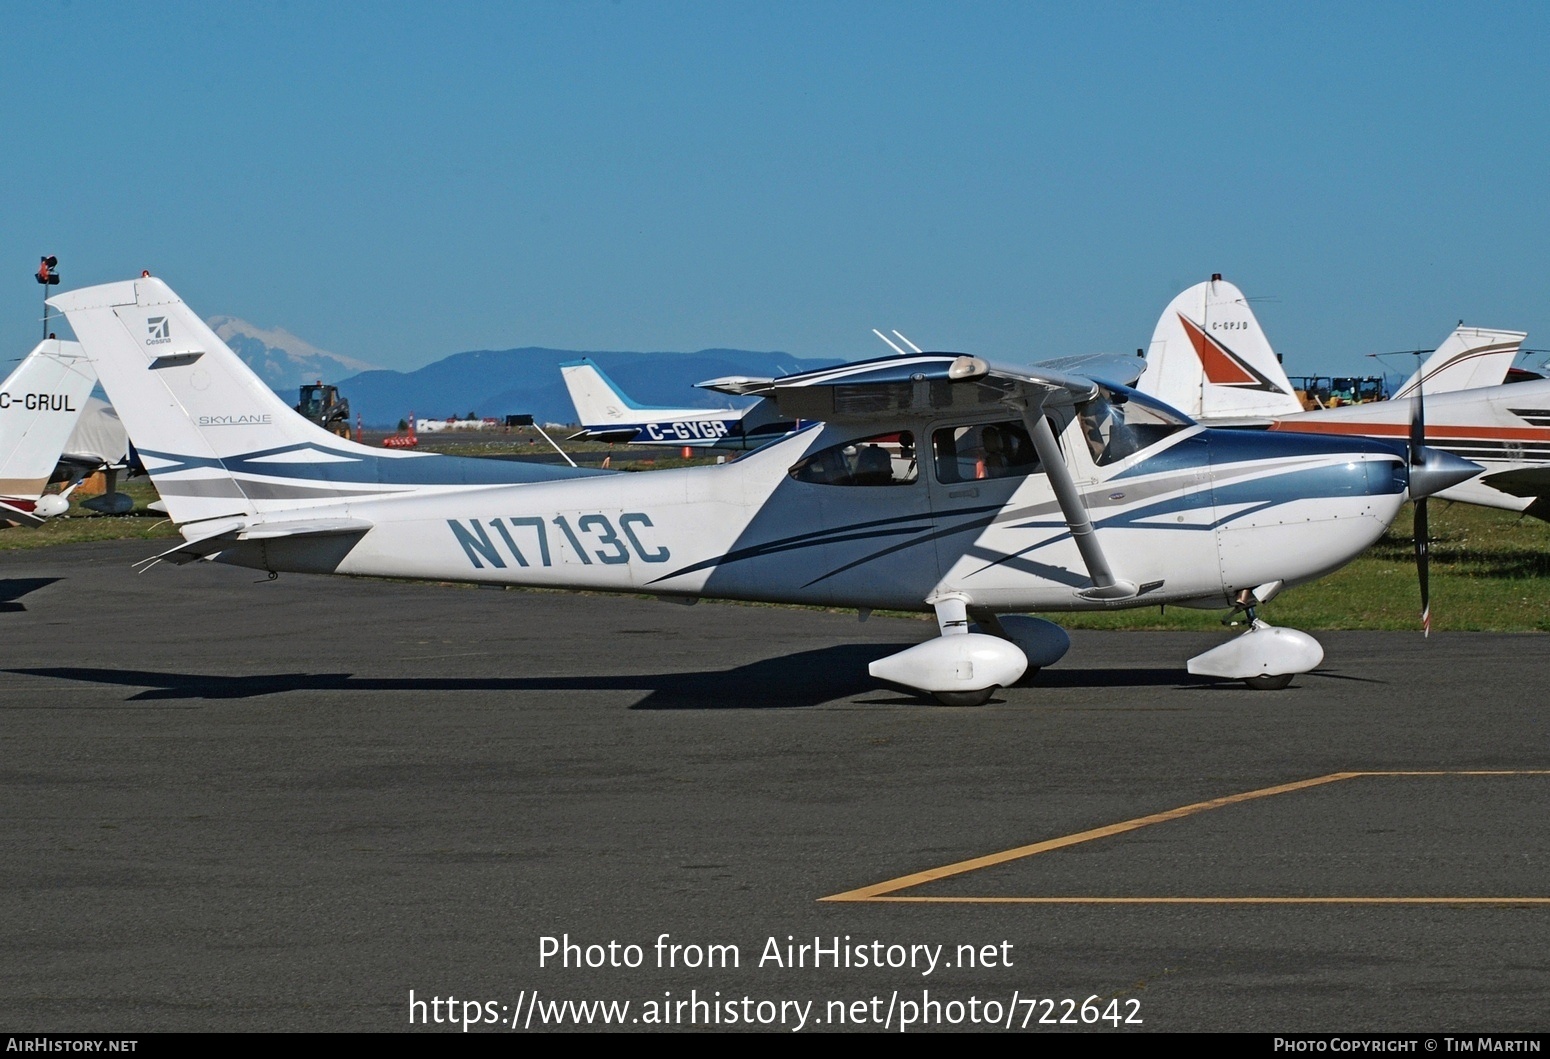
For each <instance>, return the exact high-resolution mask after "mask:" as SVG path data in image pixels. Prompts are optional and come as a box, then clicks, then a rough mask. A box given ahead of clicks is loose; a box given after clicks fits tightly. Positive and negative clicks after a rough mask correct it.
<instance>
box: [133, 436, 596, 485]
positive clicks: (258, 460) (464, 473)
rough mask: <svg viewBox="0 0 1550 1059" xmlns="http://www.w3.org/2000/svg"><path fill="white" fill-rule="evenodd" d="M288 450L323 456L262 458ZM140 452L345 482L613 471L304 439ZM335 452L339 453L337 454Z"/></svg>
mask: <svg viewBox="0 0 1550 1059" xmlns="http://www.w3.org/2000/svg"><path fill="white" fill-rule="evenodd" d="M290 453H302V454H305V453H317V454H319V455H321V456H323V457H324V459H323V460H320V461H317V462H296V463H291V462H286V461H280V460H272V459H266V458H265V457H273V456H280V455H287V454H290ZM140 454H141V455H142V456H147V457H152V458H154V459H157V460H165V461H167V463H168V464H169V466H165V467H157V468H156V469H155V470H154V471H153V472H152V474H153V476H154V475H157V474H171V473H176V472H178V471H189V470H194V469H196V468H218V469H220V470H224V471H226V472H227V473H230V474H244V475H252V476H262V477H268V478H293V479H300V480H303V481H308V482H337V483H340V484H349V485H521V484H525V483H528V482H549V481H555V480H557V479H562V478H584V477H589V476H592V475H599V474H615V473H618V472H615V471H600V470H592V469H590V468H581V467H560V466H555V465H553V464H545V463H527V462H525V461H517V460H497V459H478V458H475V457H471V456H442V455H440V454H436V453H426V454H424V455H416V456H409V457H404V456H396V457H395V456H377V455H374V454H373V455H363V454H361V453H356V452H350V451H345V450H339V449H331V448H326V447H324V446H321V445H317V444H314V443H312V442H310V441H309V442H302V443H300V444H296V445H282V446H280V447H278V448H273V449H261V450H259V451H257V452H245V453H241V454H239V455H235V456H227V457H225V458H223V459H214V458H212V457H208V456H185V455H182V454H180V453H173V452H156V451H153V450H151V449H141V450H140ZM341 456H342V457H344V459H339V457H341ZM330 457H332V458H330Z"/></svg>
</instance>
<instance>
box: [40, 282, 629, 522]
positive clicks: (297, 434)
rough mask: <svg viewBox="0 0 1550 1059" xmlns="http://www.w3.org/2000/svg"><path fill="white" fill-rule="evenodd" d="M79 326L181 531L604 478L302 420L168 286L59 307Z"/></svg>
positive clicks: (61, 301) (146, 285)
mask: <svg viewBox="0 0 1550 1059" xmlns="http://www.w3.org/2000/svg"><path fill="white" fill-rule="evenodd" d="M48 304H49V305H51V306H53V307H54V308H56V309H59V310H60V311H61V312H63V313H64V314H65V316H66V317H67V318H68V319H69V321H70V326H71V328H73V329H74V331H75V337H76V338H77V339H79V340H80V343H81V348H82V350H83V351H84V352H85V353H86V355H87V356H88V357H90V359H91V362H92V364H93V365H94V366H95V368H96V371H97V375H98V376H99V377H100V378H101V380H102V385H103V388H104V389H106V390H107V392H108V398H109V399H110V400H111V401H112V402H113V407H114V409H115V410H116V411H117V412H118V414H119V416H120V417H121V418H122V420H123V423H124V426H125V427H126V428H127V429H128V432H129V437H130V438H131V439H132V440H133V441H134V444H135V449H136V450H137V451H138V453H139V455H140V458H141V460H142V461H143V462H144V464H145V468H146V470H147V471H148V472H149V473H150V475H151V479H152V481H153V482H154V483H155V485H156V490H157V492H158V493H160V494H161V499H162V502H163V503H164V504H166V506H167V513H168V514H169V515H171V516H172V519H173V521H174V522H177V523H180V524H181V523H187V522H197V521H204V520H207V519H218V518H232V517H238V518H241V517H248V518H249V520H250V521H251V517H252V516H259V517H260V520H271V519H280V518H285V517H286V515H285V513H286V512H296V511H298V510H306V509H317V508H325V507H326V508H328V509H329V511H328V512H327V514H330V515H332V514H333V513H335V512H338V511H339V510H340V509H341V508H347V506H348V505H349V504H350V503H351V502H352V501H356V500H360V501H364V500H374V499H382V498H386V497H389V496H393V495H400V494H421V495H424V494H426V493H433V492H442V491H447V490H452V489H458V488H465V487H469V486H485V485H505V484H515V483H520V482H532V481H542V480H547V479H553V478H569V477H577V476H581V475H587V474H595V473H599V472H595V471H586V470H581V471H577V470H574V469H572V468H569V467H548V466H543V465H539V464H532V463H520V462H510V461H504V460H480V459H472V458H460V457H455V456H438V455H432V454H426V453H412V452H402V451H397V450H384V449H373V448H368V447H366V446H365V445H358V444H356V443H355V442H352V441H346V440H345V439H343V438H340V437H336V436H335V435H333V434H330V433H329V432H328V431H326V430H324V429H323V428H322V427H320V426H317V425H316V424H314V423H311V422H309V421H307V420H306V419H304V418H302V417H301V416H300V415H298V414H297V413H296V412H295V411H294V410H293V409H292V408H291V407H290V405H288V404H286V403H285V402H284V401H283V400H281V399H280V397H279V395H278V394H276V393H275V392H274V391H273V390H271V389H270V388H269V387H268V386H267V385H266V384H265V383H264V382H263V380H261V379H260V378H259V377H258V376H257V375H255V374H254V373H253V371H252V369H251V368H249V367H248V366H247V365H246V364H244V363H243V362H242V361H241V359H239V358H238V357H237V355H236V354H235V353H233V352H232V351H231V350H230V349H229V348H228V347H227V345H226V343H224V342H222V341H221V340H220V338H219V337H217V336H216V334H215V332H214V331H212V330H210V328H209V327H208V326H206V324H205V322H204V321H203V320H201V319H200V318H199V317H198V316H197V315H196V314H195V313H194V311H193V310H192V309H190V308H189V307H188V306H187V305H185V304H184V302H183V300H182V299H181V298H179V297H178V296H177V295H176V294H175V293H173V291H172V289H171V288H170V287H168V286H167V285H166V284H165V283H163V282H162V281H161V280H159V279H156V278H154V277H150V276H146V277H142V278H140V279H137V280H128V281H125V282H122V283H106V284H103V285H101V286H97V287H86V288H83V289H81V290H74V291H68V292H66V293H64V294H59V295H55V296H54V297H53V298H51V299H49V302H48Z"/></svg>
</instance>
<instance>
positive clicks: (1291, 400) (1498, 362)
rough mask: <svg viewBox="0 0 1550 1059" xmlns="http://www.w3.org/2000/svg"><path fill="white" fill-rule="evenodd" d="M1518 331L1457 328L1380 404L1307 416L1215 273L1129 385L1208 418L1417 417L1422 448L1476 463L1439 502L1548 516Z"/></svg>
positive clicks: (1543, 436) (1535, 389)
mask: <svg viewBox="0 0 1550 1059" xmlns="http://www.w3.org/2000/svg"><path fill="white" fill-rule="evenodd" d="M1525 337H1526V336H1525V334H1524V332H1522V331H1499V330H1493V329H1488V328H1478V327H1462V326H1461V327H1459V328H1457V329H1456V330H1455V331H1454V332H1453V333H1452V334H1451V335H1449V336H1448V338H1447V339H1446V340H1445V341H1444V342H1443V344H1442V345H1441V346H1439V347H1438V348H1437V351H1436V352H1435V353H1433V354H1432V355H1431V356H1430V357H1428V358H1427V359H1426V361H1425V362H1424V363H1423V364H1422V365H1421V366H1420V367H1419V368H1418V369H1417V370H1416V372H1415V374H1413V375H1411V376H1410V378H1409V379H1407V380H1406V381H1405V382H1404V383H1403V384H1402V385H1401V386H1400V387H1399V389H1398V390H1396V391H1395V396H1394V398H1393V399H1392V400H1388V401H1375V402H1373V403H1371V404H1353V405H1346V406H1344V407H1339V408H1319V409H1314V410H1313V411H1304V410H1303V407H1302V403H1301V402H1300V401H1298V400H1297V398H1296V396H1295V395H1294V394H1293V392H1292V385H1291V383H1290V382H1289V381H1288V379H1287V377H1286V372H1285V371H1283V370H1282V368H1281V364H1280V361H1279V360H1278V358H1277V357H1276V355H1275V353H1274V352H1273V351H1272V350H1271V348H1270V343H1269V341H1268V340H1267V339H1266V337H1265V332H1264V330H1263V329H1262V328H1261V327H1260V325H1259V320H1258V319H1256V318H1255V316H1254V311H1253V310H1252V309H1251V308H1249V304H1248V300H1247V299H1246V298H1245V297H1244V296H1243V292H1242V291H1240V290H1239V289H1238V288H1237V287H1235V286H1234V285H1233V284H1231V283H1229V282H1227V281H1226V280H1224V279H1222V278H1221V277H1220V276H1214V277H1212V279H1210V280H1209V281H1207V282H1205V283H1200V284H1196V285H1195V286H1193V287H1191V288H1189V289H1188V290H1186V291H1184V292H1183V293H1182V294H1180V295H1179V296H1178V297H1176V298H1175V299H1174V300H1173V301H1172V302H1171V303H1170V304H1169V305H1168V307H1167V308H1166V309H1164V310H1163V314H1162V317H1161V318H1160V319H1159V320H1158V321H1157V329H1156V331H1155V332H1154V333H1153V335H1152V344H1151V348H1150V349H1149V350H1148V352H1147V356H1146V360H1147V368H1146V372H1145V374H1144V375H1142V377H1141V381H1140V382H1138V383H1137V384H1136V386H1137V388H1138V389H1140V390H1142V391H1144V392H1146V393H1149V394H1151V395H1152V396H1154V397H1156V398H1158V399H1159V400H1162V401H1165V402H1167V403H1169V404H1170V405H1173V406H1175V407H1179V408H1183V409H1184V410H1186V411H1187V412H1189V413H1190V414H1191V415H1192V416H1193V417H1194V418H1195V419H1197V420H1199V421H1201V422H1202V423H1205V424H1206V425H1223V426H1227V425H1235V426H1257V427H1264V428H1269V429H1270V430H1274V431H1283V430H1285V431H1298V432H1306V433H1317V434H1322V435H1326V436H1338V437H1353V436H1355V437H1374V438H1393V439H1403V438H1405V437H1407V436H1408V435H1409V434H1410V433H1411V431H1412V427H1413V424H1414V423H1415V421H1416V420H1417V419H1418V418H1421V417H1422V415H1423V412H1422V407H1421V406H1422V402H1423V400H1424V406H1425V407H1424V419H1425V427H1424V430H1425V440H1426V444H1428V445H1430V446H1432V447H1434V448H1439V449H1443V450H1445V451H1448V452H1451V453H1454V454H1455V455H1458V456H1461V457H1464V458H1465V459H1468V460H1473V461H1476V462H1477V463H1479V464H1480V466H1481V473H1480V475H1479V476H1478V477H1475V478H1472V479H1470V480H1468V481H1464V482H1461V483H1459V484H1457V485H1454V486H1452V487H1451V488H1448V489H1444V490H1442V491H1441V492H1439V493H1438V497H1439V499H1442V500H1453V501H1459V502H1461V503H1467V504H1479V505H1481V506H1483V507H1495V508H1504V509H1506V510H1508V511H1521V512H1523V513H1525V514H1528V515H1533V516H1536V517H1538V518H1542V519H1546V520H1547V521H1550V379H1533V380H1530V381H1527V382H1514V383H1507V384H1503V383H1502V380H1503V378H1505V377H1506V376H1507V372H1508V369H1509V368H1511V366H1512V361H1513V358H1514V356H1515V355H1516V354H1517V352H1518V348H1519V346H1520V345H1521V344H1522V342H1523V339H1524V338H1525Z"/></svg>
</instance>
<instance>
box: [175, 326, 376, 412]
mask: <svg viewBox="0 0 1550 1059" xmlns="http://www.w3.org/2000/svg"><path fill="white" fill-rule="evenodd" d="M205 323H207V324H209V325H210V329H211V330H212V331H214V332H215V333H216V334H217V335H219V336H220V337H221V339H222V341H224V342H225V343H226V344H227V345H228V346H230V347H231V348H232V352H234V353H236V354H237V356H239V357H241V358H242V360H243V363H245V364H247V366H248V367H250V368H252V369H253V370H254V371H256V372H257V373H258V377H259V378H261V379H263V380H264V382H266V383H268V384H269V387H270V388H271V389H273V390H274V391H275V392H276V393H278V394H279V395H280V396H281V397H283V398H285V400H286V403H288V404H295V403H296V388H297V387H298V386H300V385H301V384H302V383H304V382H319V381H321V382H335V381H337V380H338V379H339V377H340V376H341V375H345V374H354V373H356V372H361V371H370V370H371V369H373V368H374V367H375V365H373V364H367V363H366V362H365V361H362V360H354V359H352V358H350V357H341V356H340V355H339V354H337V353H330V352H328V350H326V349H319V348H318V347H317V346H314V345H312V344H311V343H310V342H307V341H305V340H303V339H300V338H297V337H296V336H295V335H293V334H291V333H290V332H289V331H286V330H285V329H283V328H279V327H275V328H270V329H267V330H266V329H264V328H262V327H259V326H257V325H256V324H250V323H248V322H247V321H246V320H239V319H237V318H236V317H235V316H212V317H210V319H208V320H206V321H205Z"/></svg>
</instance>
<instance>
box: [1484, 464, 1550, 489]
mask: <svg viewBox="0 0 1550 1059" xmlns="http://www.w3.org/2000/svg"><path fill="white" fill-rule="evenodd" d="M1480 480H1481V481H1482V482H1484V483H1485V484H1486V485H1488V486H1490V487H1491V488H1493V489H1500V490H1501V491H1502V492H1504V493H1507V494H1509V495H1511V496H1550V467H1519V468H1517V469H1515V470H1511V471H1498V472H1497V473H1495V474H1487V475H1485V476H1484V477H1482V478H1481V479H1480Z"/></svg>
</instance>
